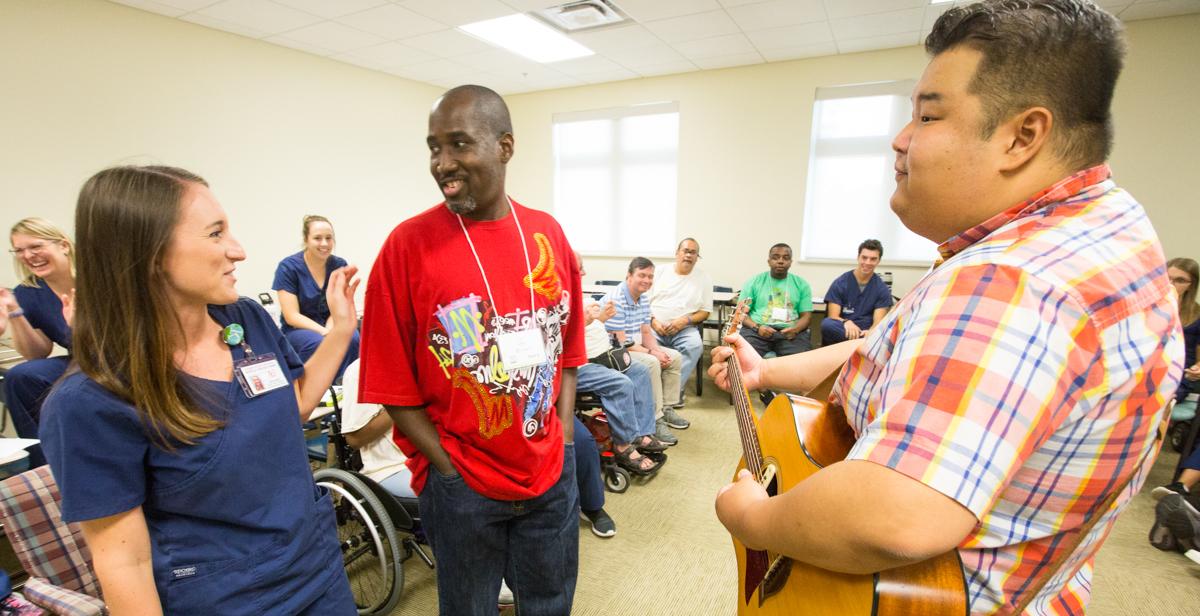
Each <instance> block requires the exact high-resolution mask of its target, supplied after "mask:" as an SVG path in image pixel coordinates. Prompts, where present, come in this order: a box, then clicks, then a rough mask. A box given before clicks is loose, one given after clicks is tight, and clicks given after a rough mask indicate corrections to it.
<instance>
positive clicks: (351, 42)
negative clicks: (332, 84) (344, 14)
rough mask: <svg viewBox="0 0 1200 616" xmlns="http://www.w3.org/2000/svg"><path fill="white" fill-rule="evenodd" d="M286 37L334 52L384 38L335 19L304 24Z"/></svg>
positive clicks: (361, 46) (349, 49) (358, 47)
mask: <svg viewBox="0 0 1200 616" xmlns="http://www.w3.org/2000/svg"><path fill="white" fill-rule="evenodd" d="M284 36H287V38H289V39H291V40H293V41H300V42H301V43H308V44H310V45H317V46H318V47H324V48H325V49H331V50H333V51H336V52H347V51H353V50H355V49H361V48H363V47H370V46H371V45H378V44H380V43H382V42H384V40H383V39H382V38H380V37H378V36H375V35H374V34H370V33H368V32H363V31H362V30H358V29H355V28H351V27H350V26H343V25H342V24H339V23H337V22H335V21H323V22H321V23H317V24H313V25H311V26H304V27H303V28H297V29H295V30H291V31H289V32H288V33H287V34H286V35H284Z"/></svg>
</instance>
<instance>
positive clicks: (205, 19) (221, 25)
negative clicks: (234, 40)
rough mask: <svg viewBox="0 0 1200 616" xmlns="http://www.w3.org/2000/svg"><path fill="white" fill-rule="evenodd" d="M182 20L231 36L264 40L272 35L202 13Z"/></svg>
mask: <svg viewBox="0 0 1200 616" xmlns="http://www.w3.org/2000/svg"><path fill="white" fill-rule="evenodd" d="M180 19H182V20H184V21H190V22H192V23H194V24H197V25H201V26H207V27H209V28H212V29H214V30H223V31H225V32H228V33H230V34H240V35H242V36H248V37H250V38H263V37H265V36H270V35H271V33H270V32H263V31H262V30H258V29H256V28H250V27H247V26H243V25H241V24H235V23H231V22H228V21H225V20H224V19H217V18H216V17H209V16H208V15H201V14H200V13H189V14H187V15H184V16H183V17H180Z"/></svg>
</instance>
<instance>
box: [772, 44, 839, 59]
mask: <svg viewBox="0 0 1200 616" xmlns="http://www.w3.org/2000/svg"><path fill="white" fill-rule="evenodd" d="M837 52H838V49H837V45H834V44H833V43H818V44H816V45H799V46H796V47H779V48H777V49H764V50H763V51H762V52H761V53H762V56H763V57H764V58H766V59H767V62H783V61H786V60H799V59H800V58H816V57H818V56H833V55H837Z"/></svg>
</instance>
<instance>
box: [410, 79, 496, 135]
mask: <svg viewBox="0 0 1200 616" xmlns="http://www.w3.org/2000/svg"><path fill="white" fill-rule="evenodd" d="M458 108H463V109H470V115H471V116H473V118H474V119H475V121H476V122H478V123H479V125H480V126H483V127H486V128H487V130H488V132H489V133H491V134H492V135H493V136H494V137H499V136H500V135H503V134H505V133H508V134H512V119H511V118H510V117H509V115H508V105H507V104H505V102H504V99H503V98H501V97H500V95H499V94H496V92H495V91H493V90H491V89H490V88H485V87H483V86H476V85H466V86H458V87H456V88H451V89H449V90H447V91H446V93H445V94H443V95H442V96H441V98H439V99H437V100H436V101H434V103H433V109H432V110H430V112H429V114H430V115H431V116H432V115H434V114H437V113H443V112H445V111H447V110H450V109H458Z"/></svg>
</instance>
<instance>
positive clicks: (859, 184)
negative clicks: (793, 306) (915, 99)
mask: <svg viewBox="0 0 1200 616" xmlns="http://www.w3.org/2000/svg"><path fill="white" fill-rule="evenodd" d="M913 86H914V82H912V81H889V82H882V83H869V84H860V85H852V86H837V87H830V88H817V96H816V104H815V105H814V106H813V128H812V135H813V137H812V148H811V151H810V155H809V168H808V193H807V197H806V198H805V201H804V203H805V205H804V234H803V235H804V237H803V241H802V243H801V256H802V257H803V258H804V259H813V260H821V259H836V260H848V259H854V258H856V256H857V255H855V253H854V251H855V249H856V248H857V247H858V245H859V243H861V242H862V241H863V240H865V239H867V238H875V239H878V240H879V241H881V242H883V253H884V258H885V259H887V260H888V261H890V262H898V261H899V262H917V263H928V262H930V261H932V260H933V259H934V258H936V257H937V251H936V246H935V245H934V243H933V242H930V241H929V240H927V239H925V238H922V237H920V236H918V235H916V234H915V233H913V232H911V231H909V230H908V229H907V228H905V227H904V225H903V224H902V223H901V222H900V219H899V218H897V217H896V215H895V214H894V213H892V210H891V206H890V205H889V201H890V199H891V196H892V192H893V191H894V190H895V188H896V181H895V171H894V167H895V161H896V154H895V152H893V151H892V145H891V144H892V139H893V137H895V136H896V134H897V133H899V132H900V129H902V128H903V127H904V125H905V124H907V123H908V120H909V117H910V116H911V114H912V104H911V102H910V101H909V96H910V94H911V93H912V89H913Z"/></svg>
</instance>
